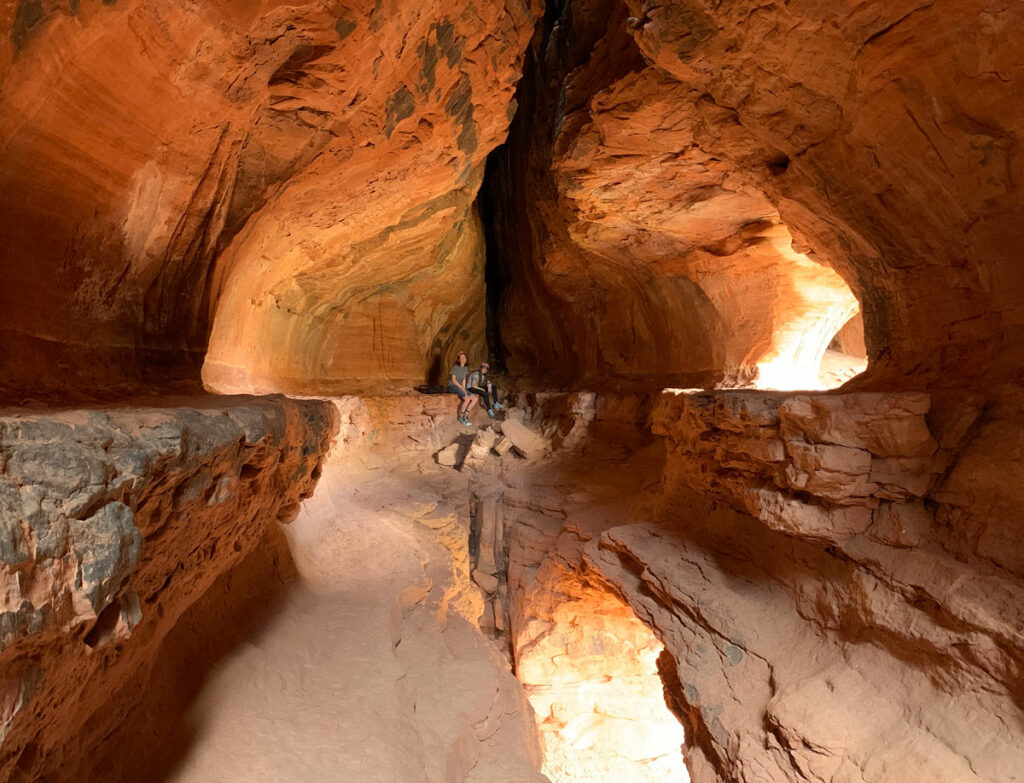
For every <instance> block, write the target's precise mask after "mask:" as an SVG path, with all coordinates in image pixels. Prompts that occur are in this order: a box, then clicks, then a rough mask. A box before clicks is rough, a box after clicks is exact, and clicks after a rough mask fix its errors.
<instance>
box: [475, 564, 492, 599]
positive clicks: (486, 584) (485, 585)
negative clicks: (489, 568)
mask: <svg viewBox="0 0 1024 783" xmlns="http://www.w3.org/2000/svg"><path fill="white" fill-rule="evenodd" d="M473 581H474V582H476V583H477V584H478V585H480V589H481V590H483V591H484V592H485V593H487V594H488V595H491V594H493V593H495V592H496V591H497V590H498V578H497V577H496V576H494V575H493V574H488V573H486V572H484V571H481V570H480V569H479V568H475V569H473Z"/></svg>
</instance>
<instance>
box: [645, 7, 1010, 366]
mask: <svg viewBox="0 0 1024 783" xmlns="http://www.w3.org/2000/svg"><path fill="white" fill-rule="evenodd" d="M627 5H628V6H629V14H630V17H631V21H630V29H631V33H632V37H633V40H634V41H635V42H636V44H637V45H638V46H639V48H640V50H641V51H642V52H643V53H644V56H645V57H646V58H648V59H650V60H651V61H653V62H654V63H655V64H656V65H657V66H658V67H659V68H660V69H662V70H664V71H665V72H667V73H668V74H670V75H671V76H672V77H674V78H676V79H678V80H679V81H680V83H681V84H683V85H685V87H686V88H687V89H689V90H691V91H692V95H693V96H694V101H693V103H692V109H691V111H693V112H695V113H696V114H697V116H698V117H699V120H698V121H697V122H698V125H699V126H700V127H701V128H703V129H704V131H705V132H703V133H699V134H698V143H699V145H700V146H701V148H702V149H704V150H706V151H707V153H708V154H711V155H713V156H715V157H717V158H720V159H721V160H723V161H725V162H728V163H731V164H733V165H735V166H738V167H739V168H740V169H741V170H742V171H743V172H745V177H746V178H747V181H748V182H751V183H752V184H753V185H755V186H757V187H759V188H760V189H762V190H763V191H764V192H765V193H766V194H767V195H768V197H769V198H770V200H771V201H772V203H773V204H774V205H775V206H776V207H777V208H778V209H779V213H780V215H781V216H782V219H783V220H785V222H786V224H787V225H788V226H789V228H790V230H791V231H793V233H794V234H795V235H796V236H797V237H798V239H799V243H800V246H801V247H805V248H809V249H811V250H813V252H814V254H815V257H816V258H817V259H819V260H821V261H823V262H825V263H828V264H830V265H832V266H834V267H835V268H836V269H837V270H838V271H839V272H840V273H841V274H842V275H843V277H844V278H845V279H846V280H847V282H848V283H849V284H850V286H851V288H852V289H853V291H854V293H855V294H856V295H857V296H858V298H859V299H860V301H861V304H862V307H863V311H864V318H865V325H866V329H865V332H866V338H867V344H868V353H869V355H870V357H871V358H872V360H873V361H874V362H875V364H876V365H877V369H878V375H882V376H887V377H890V378H899V377H901V376H904V375H906V374H911V373H912V374H914V375H915V376H917V377H918V378H919V379H920V380H921V381H925V382H929V383H932V382H943V381H950V380H953V381H954V382H957V381H959V380H962V379H963V377H964V372H963V369H964V368H965V367H967V366H969V367H970V374H971V375H972V376H973V375H975V374H982V373H983V374H984V375H985V376H986V377H985V379H984V382H985V383H992V382H994V381H996V380H1006V379H1009V378H1014V377H1018V376H1019V374H1020V370H1021V366H1022V363H1024V352H1021V351H1020V350H1019V349H1018V348H1016V346H1018V345H1019V344H1020V341H1021V338H1022V336H1024V329H1022V327H1024V310H1022V306H1021V301H1022V300H1021V297H1020V292H1021V290H1022V287H1024V278H1022V277H1021V265H1020V263H1019V252H1018V250H1017V248H1016V243H1015V242H1014V241H1013V237H1014V235H1015V233H1016V231H1017V230H1018V227H1019V226H1020V224H1021V220H1022V217H1024V202H1022V200H1021V196H1020V190H1019V184H1018V183H1019V182H1020V179H1021V175H1022V173H1024V169H1022V167H1024V158H1022V156H1021V155H1020V134H1021V131H1022V129H1024V105H1022V103H1021V101H1019V100H1018V99H1017V97H1016V96H1019V95H1020V94H1021V92H1022V91H1024V57H1022V54H1021V51H1020V48H1019V46H1017V45H1016V41H1017V38H1016V31H1018V30H1019V29H1020V27H1021V24H1022V23H1024V8H1022V7H1021V6H1020V4H1016V3H991V2H987V1H986V0H969V1H968V2H959V0H940V1H939V2H922V1H921V0H900V1H899V2H866V3H865V2H839V3H821V2H817V1H816V0H798V1H797V2H789V3H771V4H767V5H766V4H764V3H761V2H754V1H753V0H749V1H748V0H743V1H742V2H737V3H728V4H722V3H714V2H710V0H708V1H705V0H684V1H682V2H681V1H679V0H673V1H670V2H667V3H663V2H646V0H627Z"/></svg>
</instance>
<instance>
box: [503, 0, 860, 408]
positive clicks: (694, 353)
mask: <svg viewBox="0 0 1024 783" xmlns="http://www.w3.org/2000/svg"><path fill="white" fill-rule="evenodd" d="M629 16H630V14H629V11H628V10H627V8H626V6H625V5H624V4H622V3H617V2H602V1H600V0H588V1H587V2H570V3H564V4H559V5H558V6H557V7H556V9H554V10H552V11H551V12H550V13H549V18H548V25H547V27H545V29H544V35H543V38H542V39H541V38H538V39H536V40H535V45H534V47H533V48H532V49H531V58H530V60H529V61H528V63H527V69H526V77H525V78H524V80H523V82H522V84H521V86H520V100H521V102H522V104H523V110H522V112H521V113H520V115H519V117H518V119H517V120H516V122H515V123H514V126H513V130H512V133H511V136H510V141H509V144H508V145H507V146H506V147H505V148H504V149H502V150H499V151H498V152H497V153H496V155H495V161H494V162H493V164H492V165H491V168H490V169H489V172H490V173H489V178H488V181H487V183H486V186H485V191H484V196H485V201H484V203H485V205H486V206H488V207H489V208H490V209H491V210H492V216H493V225H492V226H491V229H492V235H491V236H492V239H493V241H494V251H493V252H494V254H495V258H496V264H495V266H496V267H497V269H498V272H497V273H496V274H495V277H496V278H497V279H498V280H499V281H504V282H505V283H506V285H507V290H506V291H504V302H503V308H504V309H503V311H502V313H503V317H502V320H501V324H500V326H501V336H502V337H503V339H504V344H505V347H506V348H507V350H508V351H509V361H510V363H511V367H512V369H513V370H514V371H516V372H521V373H525V374H528V375H529V374H531V373H533V371H534V370H537V369H542V371H543V373H544V377H543V380H540V379H538V381H539V382H540V383H542V384H544V388H550V387H551V386H553V385H555V384H558V383H564V384H567V385H568V386H569V387H570V388H573V389H579V388H607V387H608V386H609V385H620V386H623V387H627V386H629V387H631V388H633V389H636V388H638V387H645V388H659V387H664V386H671V385H677V386H711V385H713V384H715V383H728V384H737V383H739V384H749V383H752V382H755V381H756V380H757V379H758V377H759V376H760V377H761V379H762V380H761V382H762V383H764V384H767V385H782V386H788V387H789V388H817V387H818V386H819V381H818V366H819V364H820V362H821V358H822V354H823V352H824V350H825V347H826V346H827V345H828V343H829V340H830V339H831V338H832V336H833V335H834V334H835V333H836V332H837V331H838V330H839V329H840V327H841V326H842V325H843V324H844V323H845V322H846V321H847V320H848V319H849V318H850V317H851V316H852V315H854V314H855V313H856V312H857V310H858V303H857V300H856V299H855V298H854V296H853V294H852V293H851V292H850V290H849V287H848V286H847V284H846V283H845V282H844V281H843V280H842V279H841V278H840V277H839V275H838V274H836V273H835V272H834V271H833V270H832V269H830V268H827V267H825V266H822V265H821V264H820V263H816V262H815V261H813V260H812V259H810V258H808V257H807V256H805V255H803V254H802V253H801V252H797V251H796V250H794V249H793V247H792V246H791V245H792V242H791V240H792V237H791V236H790V233H789V231H788V230H787V228H786V226H785V225H784V224H783V222H782V221H781V219H780V217H779V213H778V211H777V209H776V207H775V206H774V205H773V204H772V203H771V202H770V201H769V200H768V199H767V198H766V197H765V195H764V193H763V192H762V191H761V190H760V189H759V188H758V187H757V186H756V184H755V183H754V181H752V179H751V178H750V177H748V176H746V173H745V172H744V171H743V170H742V168H741V167H738V166H736V165H734V164H732V163H730V162H727V161H726V160H725V159H724V158H723V156H722V155H720V154H717V153H715V154H712V153H710V152H708V151H707V150H706V149H705V148H704V147H702V146H701V145H702V141H703V138H704V136H705V135H711V136H718V135H732V136H735V133H734V132H733V128H732V127H731V125H732V123H731V121H728V120H726V121H723V122H722V123H719V124H714V123H713V122H711V121H709V119H708V117H707V116H706V115H705V114H701V113H700V112H698V111H696V110H695V106H694V103H695V100H696V99H697V97H698V94H697V93H695V91H694V90H693V89H692V88H691V87H690V86H688V85H687V84H685V83H684V82H683V81H681V80H680V79H678V78H675V77H674V76H671V75H669V74H667V73H666V72H665V71H664V70H663V69H661V68H656V67H652V66H651V65H650V62H649V60H647V59H645V57H644V56H643V52H641V50H640V49H639V48H638V47H637V46H636V44H635V43H634V41H633V40H632V37H631V30H632V29H633V28H635V26H636V25H637V24H638V22H637V20H635V19H630V18H629ZM623 324H628V325H629V326H628V328H623Z"/></svg>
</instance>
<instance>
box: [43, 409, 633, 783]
mask: <svg viewBox="0 0 1024 783" xmlns="http://www.w3.org/2000/svg"><path fill="white" fill-rule="evenodd" d="M441 402H443V400H440V399H439V398H437V397H418V398H413V397H390V398H387V399H377V400H374V399H358V398H354V397H346V398H343V399H338V400H334V403H335V406H336V408H337V410H338V412H339V414H340V416H339V418H340V420H341V427H340V430H339V433H338V437H337V438H336V440H335V442H334V445H333V447H332V449H331V451H330V453H329V454H328V456H327V457H326V458H325V459H324V460H323V464H322V476H321V478H320V480H319V481H318V483H317V487H316V494H315V495H314V497H313V498H311V499H309V500H308V501H306V502H304V503H303V507H302V511H301V513H300V514H299V515H298V517H297V518H296V519H295V520H294V521H293V522H292V523H290V524H288V525H287V526H284V527H280V528H279V527H278V526H272V527H271V528H270V530H271V531H272V532H276V533H277V539H278V540H277V541H267V542H266V546H264V547H261V548H260V549H258V550H257V551H256V552H255V553H254V554H253V555H251V556H250V557H249V558H247V559H246V561H245V562H244V563H243V564H242V565H241V566H239V567H237V568H235V569H233V570H232V571H230V572H229V573H228V574H226V575H225V576H224V577H222V578H221V579H219V580H218V583H217V584H216V585H215V586H214V588H213V589H212V590H211V591H209V592H208V593H207V594H206V595H205V596H204V597H203V598H202V599H201V600H200V601H199V602H198V603H197V604H196V605H195V606H193V607H192V609H190V610H189V611H188V612H187V613H186V614H185V615H184V616H183V617H182V619H181V620H180V621H179V622H178V624H177V625H176V626H175V628H174V630H173V631H172V632H171V634H170V635H168V637H167V639H166V641H165V644H164V645H163V648H162V652H161V656H160V660H159V661H158V663H157V666H156V669H155V672H154V674H153V676H152V677H148V678H147V679H146V680H145V681H144V682H142V683H140V686H139V687H141V689H142V692H143V697H142V702H141V704H140V705H139V706H138V707H136V708H135V709H133V710H132V711H131V712H129V713H128V714H127V717H126V719H125V720H124V721H123V722H122V724H121V726H120V727H119V728H118V730H117V731H116V732H115V733H114V734H113V735H111V736H109V737H108V738H107V739H106V741H105V742H104V743H103V744H102V745H101V746H100V747H98V748H97V749H96V751H95V752H94V753H92V754H91V755H90V756H89V757H88V758H87V759H86V761H88V762H90V763H89V764H83V765H82V766H81V767H79V768H74V769H69V768H64V769H62V773H63V774H64V775H65V777H63V779H66V780H102V781H105V782H106V783H118V782H119V781H124V783H136V781H141V780H147V781H148V780H164V781H177V782H178V783H210V781H225V782H226V781H233V780H251V779H254V780H295V781H299V780H302V781H306V780H309V781H349V780H351V781H360V783H452V782H453V781H460V782H464V783H527V782H529V783H534V782H536V783H545V781H546V780H547V779H546V778H544V777H543V776H542V775H540V774H539V773H538V772H537V768H538V767H539V765H540V762H541V758H540V753H539V746H538V743H537V738H536V735H535V733H534V731H533V718H532V715H531V712H530V709H529V705H528V703H527V701H526V699H525V698H524V696H523V689H522V687H521V686H520V684H519V683H518V682H517V681H516V679H515V677H514V676H512V674H511V673H510V671H509V668H510V667H509V666H508V662H507V659H506V655H505V652H504V650H503V649H502V648H500V647H498V646H497V645H494V644H492V643H491V641H490V640H489V639H488V638H487V637H486V636H485V635H483V634H481V632H480V630H479V629H478V628H477V627H476V625H475V620H476V618H477V617H478V616H479V615H480V612H481V606H482V604H483V600H482V594H481V591H480V590H479V589H478V588H477V587H476V585H475V584H474V583H473V582H472V581H470V569H469V562H470V557H469V528H470V503H469V494H468V492H467V484H468V480H467V477H466V475H464V474H462V473H459V472H457V471H452V470H450V469H448V468H444V467H441V466H438V465H436V464H434V463H433V460H432V457H431V451H432V450H433V448H435V445H436V443H438V442H439V441H440V440H442V439H446V438H452V437H454V436H455V433H456V427H458V428H459V429H461V425H457V424H456V423H455V422H454V417H453V416H452V415H451V409H450V408H448V409H447V410H446V413H447V414H448V415H445V416H443V417H442V416H439V415H438V413H439V411H440V409H441V405H439V403H441ZM410 434H412V435H414V436H415V438H416V439H415V440H414V439H410V437H409V435H410ZM285 541H286V543H284V542H285ZM278 543H281V544H283V546H280V547H278V546H275V545H276V544H278ZM281 550H283V551H281ZM289 572H291V573H292V574H297V577H298V578H297V579H295V580H294V581H293V582H291V583H290V584H288V585H287V586H286V587H284V589H282V584H281V582H282V580H283V579H285V578H286V577H287V576H288V575H289ZM648 633H649V632H648ZM204 639H205V644H204ZM211 659H214V660H215V661H216V666H213V664H212V661H211ZM83 744H84V745H85V746H88V744H89V743H88V738H87V741H86V742H85V743H83Z"/></svg>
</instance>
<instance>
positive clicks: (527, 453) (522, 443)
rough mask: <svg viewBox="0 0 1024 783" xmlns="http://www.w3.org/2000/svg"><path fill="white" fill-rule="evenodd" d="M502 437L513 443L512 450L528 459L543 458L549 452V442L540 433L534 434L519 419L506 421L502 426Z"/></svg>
mask: <svg viewBox="0 0 1024 783" xmlns="http://www.w3.org/2000/svg"><path fill="white" fill-rule="evenodd" d="M502 437H503V438H506V439H507V440H509V441H510V442H511V443H512V448H514V449H515V450H516V451H518V452H519V453H520V454H522V455H523V456H524V457H526V458H527V459H535V458H537V457H541V456H543V455H544V454H545V453H546V452H547V451H548V450H549V445H548V442H547V441H546V440H545V439H544V438H543V436H541V435H540V434H539V433H537V432H534V431H533V430H531V429H530V428H529V427H527V426H526V425H525V424H523V423H522V422H521V421H519V420H518V419H506V420H505V421H504V423H503V424H502Z"/></svg>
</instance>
